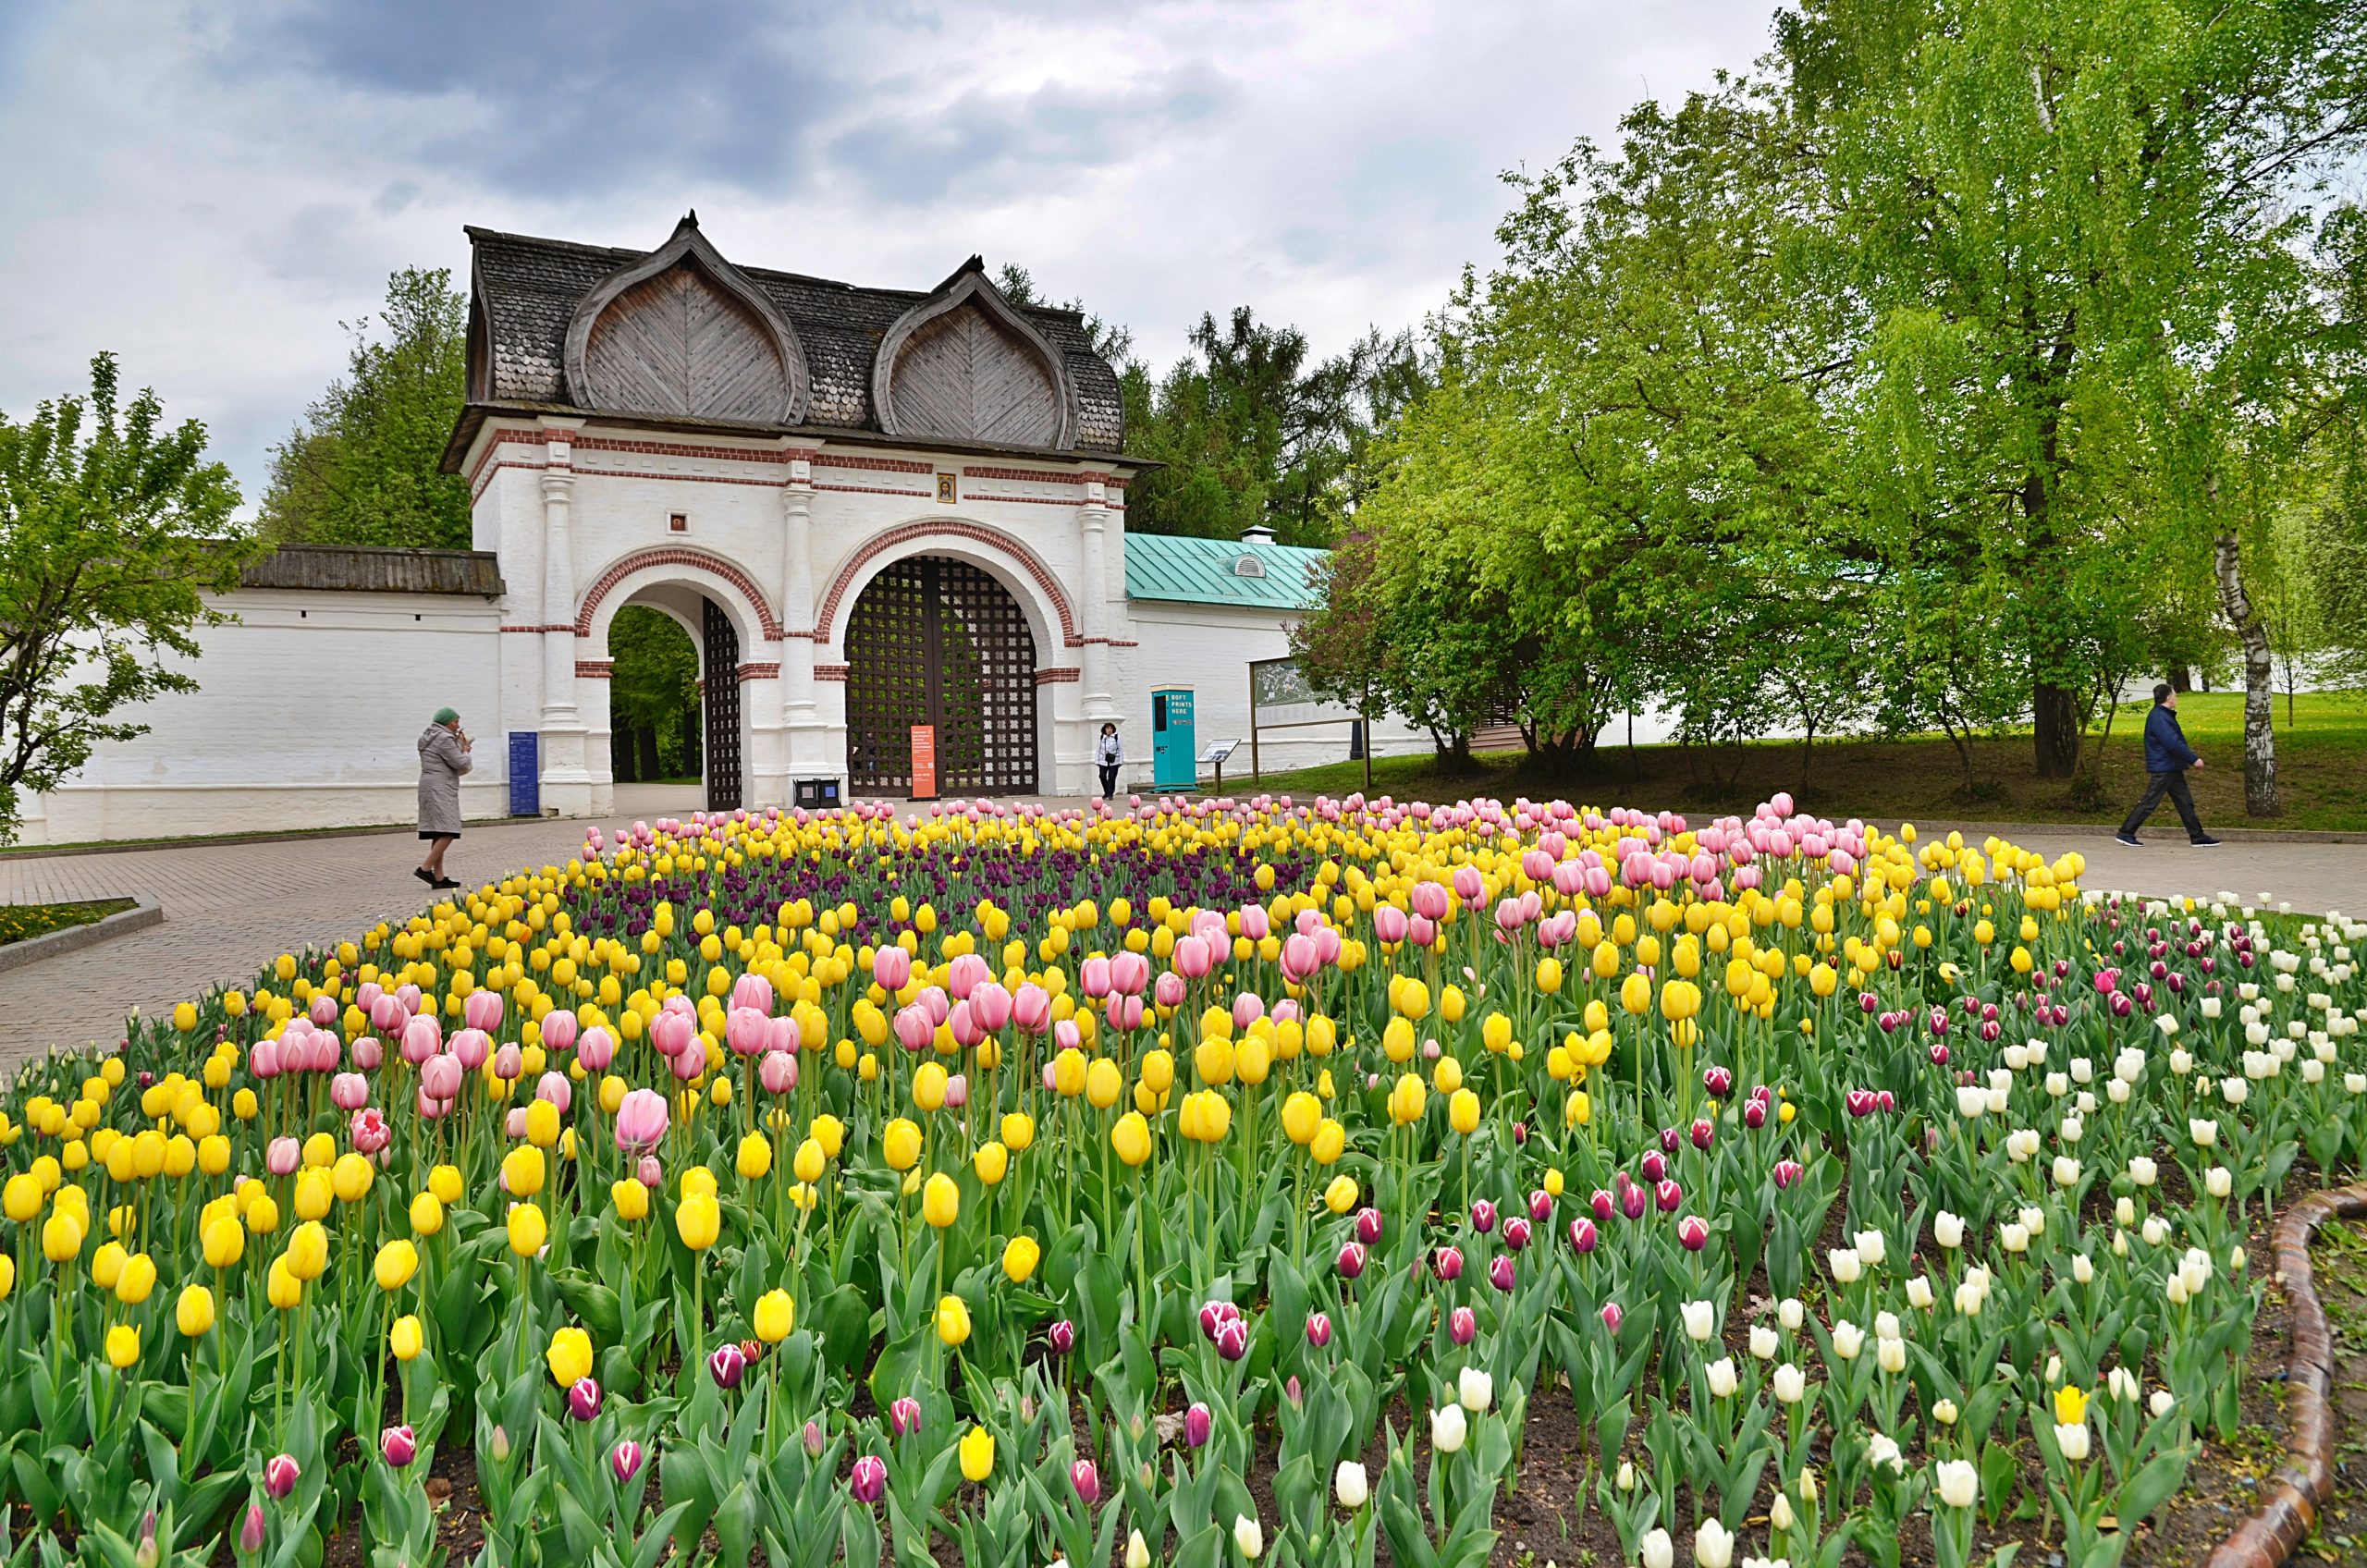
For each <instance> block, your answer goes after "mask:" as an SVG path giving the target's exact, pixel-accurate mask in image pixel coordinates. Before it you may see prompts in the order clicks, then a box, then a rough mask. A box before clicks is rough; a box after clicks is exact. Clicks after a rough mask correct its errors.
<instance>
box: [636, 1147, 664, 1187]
mask: <svg viewBox="0 0 2367 1568" xmlns="http://www.w3.org/2000/svg"><path fill="white" fill-rule="evenodd" d="M633 1179H634V1180H635V1181H637V1182H640V1183H641V1184H642V1185H643V1186H644V1187H647V1188H648V1189H649V1190H650V1191H651V1192H653V1193H654V1192H656V1190H657V1189H658V1188H660V1187H662V1186H664V1185H665V1184H666V1167H665V1166H664V1165H662V1164H660V1163H659V1162H658V1158H657V1157H656V1155H654V1154H645V1155H643V1156H642V1157H641V1163H640V1164H638V1165H636V1166H635V1167H633Z"/></svg>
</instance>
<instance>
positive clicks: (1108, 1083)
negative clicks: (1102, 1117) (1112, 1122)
mask: <svg viewBox="0 0 2367 1568" xmlns="http://www.w3.org/2000/svg"><path fill="white" fill-rule="evenodd" d="M1125 1086H1126V1077H1125V1074H1124V1073H1122V1072H1119V1071H1118V1064H1117V1063H1116V1062H1114V1061H1111V1060H1110V1059H1109V1058H1108V1057H1106V1056H1104V1057H1096V1058H1094V1060H1093V1065H1092V1066H1090V1067H1088V1068H1086V1069H1085V1103H1086V1104H1087V1105H1090V1106H1091V1107H1093V1109H1096V1110H1108V1109H1110V1107H1111V1106H1113V1105H1116V1104H1117V1103H1118V1096H1119V1095H1120V1094H1122V1093H1123V1092H1124V1090H1125Z"/></svg>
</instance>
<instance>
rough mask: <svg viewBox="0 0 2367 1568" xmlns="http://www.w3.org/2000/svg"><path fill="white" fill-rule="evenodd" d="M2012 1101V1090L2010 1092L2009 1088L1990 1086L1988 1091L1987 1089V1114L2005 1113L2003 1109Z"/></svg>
mask: <svg viewBox="0 0 2367 1568" xmlns="http://www.w3.org/2000/svg"><path fill="white" fill-rule="evenodd" d="M2013 1103H2014V1096H2013V1094H2012V1092H2011V1091H2010V1090H2006V1089H2000V1088H1995V1087H1992V1088H1991V1089H1990V1091H1989V1114H1990V1115H1992V1116H2003V1115H2005V1111H2006V1109H2007V1108H2008V1107H2010V1106H2011V1105H2012V1104H2013Z"/></svg>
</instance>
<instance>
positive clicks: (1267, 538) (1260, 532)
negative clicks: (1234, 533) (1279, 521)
mask: <svg viewBox="0 0 2367 1568" xmlns="http://www.w3.org/2000/svg"><path fill="white" fill-rule="evenodd" d="M1241 542H1242V543H1243V544H1245V545H1270V544H1272V543H1273V542H1274V531H1273V530H1272V529H1270V528H1269V527H1267V526H1266V525H1265V524H1264V523H1262V522H1253V523H1251V524H1250V525H1249V526H1248V527H1246V528H1245V529H1243V530H1242V531H1241Z"/></svg>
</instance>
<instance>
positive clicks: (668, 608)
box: [575, 549, 779, 811]
mask: <svg viewBox="0 0 2367 1568" xmlns="http://www.w3.org/2000/svg"><path fill="white" fill-rule="evenodd" d="M626 606H648V607H650V608H652V609H655V610H657V611H659V612H660V613H662V614H664V615H665V616H667V617H668V619H672V620H673V621H675V622H676V623H677V624H679V625H680V626H681V628H682V630H683V631H685V632H687V633H688V634H689V636H690V639H691V643H692V645H693V647H694V648H695V649H696V650H697V654H698V669H699V684H698V693H699V697H698V725H697V729H698V731H699V733H698V738H697V744H696V747H695V752H696V758H695V760H696V764H697V767H696V771H697V772H698V774H699V776H700V778H701V780H702V784H703V793H704V795H705V806H706V809H707V810H709V811H728V810H730V809H731V808H733V807H735V806H740V805H744V804H745V803H746V783H745V778H746V773H745V767H744V762H743V759H744V758H745V757H746V756H747V755H748V752H749V736H748V729H749V725H748V713H747V709H746V704H744V703H742V700H741V688H742V686H743V685H744V684H745V683H746V682H747V681H748V680H753V679H757V678H759V677H760V676H762V675H764V674H767V673H770V672H771V668H772V667H770V666H768V665H759V664H756V663H754V662H752V661H751V658H750V655H749V650H751V649H761V648H762V647H763V646H764V644H765V643H767V642H770V641H774V640H776V639H777V638H778V637H779V624H778V622H777V621H776V620H775V619H774V617H773V613H772V610H771V607H770V606H767V604H766V603H765V601H764V599H763V598H762V596H761V595H759V594H757V593H756V592H755V589H754V583H753V582H750V581H749V580H748V578H747V577H746V575H745V574H744V573H742V571H740V570H738V569H737V568H736V567H734V566H732V565H730V563H729V562H725V561H722V560H720V559H717V558H711V557H705V556H703V555H701V554H698V553H695V552H691V551H687V550H681V549H661V550H653V551H646V552H644V553H643V554H641V555H639V556H634V557H627V558H626V559H624V560H620V561H619V562H617V563H616V564H615V565H613V566H611V567H610V568H608V569H607V570H606V571H604V572H602V573H601V574H600V575H599V576H598V577H597V578H596V579H595V582H594V585H593V588H592V591H591V592H590V593H589V594H587V595H586V596H585V599H584V602H583V607H582V608H581V609H580V610H579V611H578V612H577V617H576V628H575V629H576V647H577V650H578V664H577V668H578V670H579V671H580V672H585V673H591V672H598V673H600V674H603V675H606V676H608V677H609V678H610V679H611V680H613V675H614V665H615V650H614V646H613V644H612V641H611V636H610V633H611V631H613V629H614V627H615V625H616V620H617V617H618V615H619V612H621V611H622V610H623V609H624V608H625V607H626ZM611 694H612V695H613V693H611ZM609 724H610V733H611V738H612V740H611V743H612V744H613V735H614V727H615V715H614V713H613V711H612V712H611V715H610V719H609ZM595 754H597V753H595Z"/></svg>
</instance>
